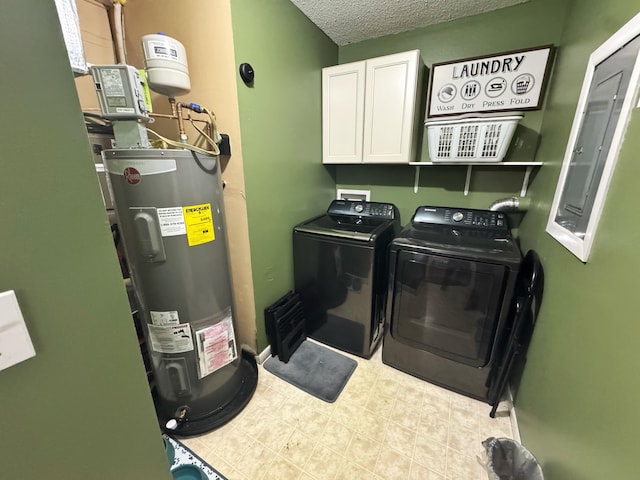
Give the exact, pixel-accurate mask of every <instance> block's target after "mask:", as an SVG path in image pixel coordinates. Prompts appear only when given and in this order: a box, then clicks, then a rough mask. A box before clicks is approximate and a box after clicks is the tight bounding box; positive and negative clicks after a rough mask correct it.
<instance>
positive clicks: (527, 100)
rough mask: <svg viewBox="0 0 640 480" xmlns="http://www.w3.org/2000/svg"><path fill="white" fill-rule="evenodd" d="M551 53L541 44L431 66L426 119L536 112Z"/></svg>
mask: <svg viewBox="0 0 640 480" xmlns="http://www.w3.org/2000/svg"><path fill="white" fill-rule="evenodd" d="M553 50H554V46H553V45H545V46H541V47H535V48H530V49H524V50H514V51H511V52H504V53H499V54H492V55H486V56H481V57H472V58H465V59H463V60H456V61H453V62H443V63H434V64H433V65H432V68H431V86H430V88H429V100H428V102H427V115H426V117H427V118H431V117H441V116H446V115H460V114H463V113H478V112H504V111H512V110H516V111H522V110H537V109H539V108H540V107H541V105H542V99H543V94H544V90H545V86H546V80H547V76H548V73H549V69H550V65H551V59H552V56H553V55H552V54H553Z"/></svg>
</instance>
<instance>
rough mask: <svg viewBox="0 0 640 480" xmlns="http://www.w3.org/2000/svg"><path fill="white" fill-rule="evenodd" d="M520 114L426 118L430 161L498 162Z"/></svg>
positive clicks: (505, 149) (504, 151)
mask: <svg viewBox="0 0 640 480" xmlns="http://www.w3.org/2000/svg"><path fill="white" fill-rule="evenodd" d="M521 118H522V115H511V116H508V117H485V118H481V117H478V118H461V119H456V120H428V121H426V122H425V126H426V127H427V141H428V143H429V157H430V158H431V161H432V162H434V163H435V162H501V161H502V159H503V158H504V156H505V154H506V153H507V149H508V148H509V144H510V143H511V138H512V137H513V133H514V132H515V129H516V126H517V125H518V122H519V121H520V119H521Z"/></svg>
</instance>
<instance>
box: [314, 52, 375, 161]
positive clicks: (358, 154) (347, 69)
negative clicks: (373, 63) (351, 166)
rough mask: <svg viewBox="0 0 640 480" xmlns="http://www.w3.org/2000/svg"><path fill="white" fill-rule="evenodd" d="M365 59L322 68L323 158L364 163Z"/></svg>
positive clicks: (324, 159) (323, 159)
mask: <svg viewBox="0 0 640 480" xmlns="http://www.w3.org/2000/svg"><path fill="white" fill-rule="evenodd" d="M364 74H365V62H356V63H348V64H346V65H337V66H335V67H329V68H324V69H323V70H322V161H323V163H362V132H363V129H362V125H363V121H364Z"/></svg>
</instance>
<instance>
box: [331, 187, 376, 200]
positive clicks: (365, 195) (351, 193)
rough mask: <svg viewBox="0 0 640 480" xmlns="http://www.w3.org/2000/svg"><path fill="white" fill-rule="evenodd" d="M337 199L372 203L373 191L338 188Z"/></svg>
mask: <svg viewBox="0 0 640 480" xmlns="http://www.w3.org/2000/svg"><path fill="white" fill-rule="evenodd" d="M336 198H337V199H338V200H364V201H365V202H369V201H371V190H351V189H347V188H338V190H337V195H336Z"/></svg>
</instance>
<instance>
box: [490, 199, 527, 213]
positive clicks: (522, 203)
mask: <svg viewBox="0 0 640 480" xmlns="http://www.w3.org/2000/svg"><path fill="white" fill-rule="evenodd" d="M530 203H531V201H530V200H529V199H528V198H523V197H507V198H501V199H499V200H496V201H495V202H493V203H492V204H491V205H490V206H489V210H491V211H493V212H496V211H502V212H505V211H507V212H515V211H526V210H528V209H529V204H530Z"/></svg>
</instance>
